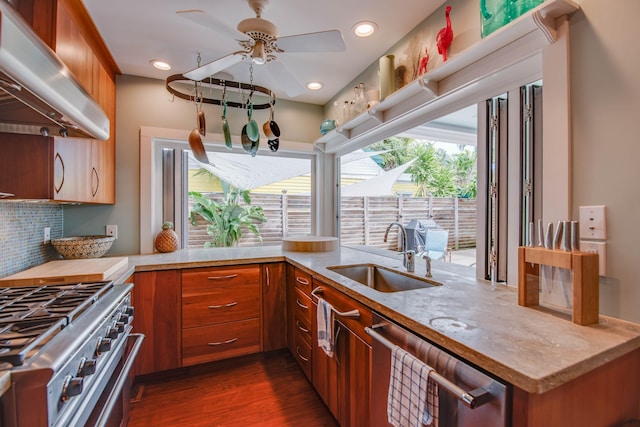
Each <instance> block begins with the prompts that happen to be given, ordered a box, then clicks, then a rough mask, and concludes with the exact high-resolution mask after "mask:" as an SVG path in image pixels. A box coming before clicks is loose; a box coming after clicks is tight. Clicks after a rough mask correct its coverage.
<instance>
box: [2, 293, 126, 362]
mask: <svg viewBox="0 0 640 427" xmlns="http://www.w3.org/2000/svg"><path fill="white" fill-rule="evenodd" d="M112 287H113V282H109V281H106V282H91V283H75V284H60V285H46V286H41V287H16V288H2V289H0V362H8V363H11V364H12V365H14V366H19V365H22V364H23V363H24V361H25V358H26V357H28V356H29V355H30V354H32V353H34V352H35V350H37V349H38V348H40V347H42V346H43V345H44V344H46V343H47V342H48V341H49V340H50V339H51V338H52V337H53V336H54V335H55V334H57V333H58V332H60V331H61V330H62V329H63V328H64V327H65V326H67V325H69V324H70V323H71V322H73V320H74V319H76V318H77V317H79V316H80V315H81V314H82V313H83V312H84V311H85V310H86V309H87V308H89V307H91V305H92V304H93V303H95V302H96V301H97V300H98V299H99V298H100V297H102V296H103V295H104V294H105V293H106V292H107V291H109V290H110V289H111V288H112Z"/></svg>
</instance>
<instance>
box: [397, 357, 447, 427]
mask: <svg viewBox="0 0 640 427" xmlns="http://www.w3.org/2000/svg"><path fill="white" fill-rule="evenodd" d="M431 372H433V368H432V367H430V366H429V365H427V364H426V363H424V362H422V361H421V360H419V359H417V358H416V357H415V356H413V355H412V354H410V353H408V352H406V351H404V350H403V349H401V348H400V347H398V346H395V347H394V349H393V351H392V355H391V375H390V378H389V396H388V399H387V415H388V418H389V423H391V424H392V425H394V426H396V427H422V426H432V427H438V384H437V383H436V382H435V381H433V380H432V379H431V378H429V375H430V374H431Z"/></svg>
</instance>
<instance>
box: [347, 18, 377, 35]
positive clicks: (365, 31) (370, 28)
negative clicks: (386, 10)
mask: <svg viewBox="0 0 640 427" xmlns="http://www.w3.org/2000/svg"><path fill="white" fill-rule="evenodd" d="M377 28H378V26H377V25H376V23H375V22H371V21H362V22H358V23H357V24H356V25H354V26H353V32H354V33H355V34H356V36H358V37H369V36H370V35H372V34H373V33H374V32H375V31H376V29H377Z"/></svg>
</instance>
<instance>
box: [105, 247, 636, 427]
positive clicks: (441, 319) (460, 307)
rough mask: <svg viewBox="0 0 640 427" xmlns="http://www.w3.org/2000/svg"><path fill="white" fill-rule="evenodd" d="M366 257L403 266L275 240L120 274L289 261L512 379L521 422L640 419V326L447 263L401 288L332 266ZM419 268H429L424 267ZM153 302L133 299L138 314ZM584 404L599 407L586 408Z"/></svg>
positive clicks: (148, 259) (161, 259)
mask: <svg viewBox="0 0 640 427" xmlns="http://www.w3.org/2000/svg"><path fill="white" fill-rule="evenodd" d="M363 262H365V263H373V264H377V265H381V266H386V267H391V268H394V269H398V270H402V265H401V264H402V263H401V260H399V258H397V257H396V258H391V257H385V256H379V255H375V254H371V253H365V252H363V251H359V250H356V249H351V248H347V247H341V248H339V249H338V250H335V251H332V252H323V253H305V252H287V251H282V250H281V248H280V247H275V246H271V247H269V246H266V247H252V248H230V249H191V250H182V251H178V252H175V253H170V254H157V255H141V256H132V257H130V258H129V265H128V266H127V267H126V268H123V269H122V270H121V271H120V272H119V273H117V274H116V275H115V276H118V278H119V280H125V279H126V278H128V277H130V275H131V274H132V273H134V272H137V273H144V272H160V271H178V270H182V271H187V269H195V268H203V267H221V266H227V267H229V266H250V265H269V264H271V263H287V264H289V265H291V266H293V267H294V268H296V269H299V270H301V271H303V272H305V273H306V274H308V275H310V276H312V277H313V278H314V279H316V278H317V279H318V280H320V281H321V282H322V283H323V284H325V285H329V286H331V287H333V288H335V289H336V290H337V291H340V292H341V293H343V294H345V295H347V296H348V297H351V298H352V299H354V300H356V301H358V302H359V303H361V304H363V305H364V306H366V307H368V308H370V309H371V310H372V311H374V312H377V313H380V314H382V315H383V316H386V317H387V318H389V319H391V320H393V321H395V322H396V323H398V324H399V325H401V326H403V327H405V328H407V329H409V330H411V331H413V332H414V333H416V334H418V335H420V336H422V337H423V338H425V339H427V340H429V341H430V342H432V343H434V344H436V345H438V346H440V347H441V348H444V349H445V350H447V351H448V352H450V353H452V354H455V355H457V356H458V357H460V358H462V359H464V360H466V361H467V362H469V363H471V364H472V365H474V366H476V367H479V368H480V369H482V370H484V371H486V372H488V373H490V374H491V375H493V376H495V377H497V378H500V379H501V380H503V381H505V382H507V383H509V384H511V385H512V386H513V387H512V399H513V400H512V401H513V403H512V405H513V406H512V418H513V421H514V424H513V425H518V426H522V425H547V426H548V425H562V424H560V423H561V422H562V420H563V419H564V420H566V419H572V420H574V421H575V420H576V419H579V418H576V417H585V416H587V417H588V418H589V419H591V420H594V418H593V417H594V416H595V417H603V418H601V419H602V420H608V421H606V422H607V423H611V422H617V423H621V422H622V421H624V420H626V419H630V418H639V417H640V409H638V408H639V407H640V384H638V382H637V378H638V376H639V375H640V372H639V370H640V325H637V324H634V323H630V322H627V321H623V320H618V319H615V318H610V317H605V316H601V317H600V321H599V323H598V324H595V325H592V326H579V325H576V324H574V323H572V322H571V321H570V318H569V317H568V316H564V315H560V314H558V313H555V312H551V311H548V310H544V309H533V308H527V307H521V306H519V305H518V304H517V291H516V290H515V289H513V288H509V287H506V286H502V285H495V284H491V283H489V282H484V281H480V280H476V279H474V278H470V277H468V276H465V275H462V274H459V273H460V272H459V271H458V272H456V270H455V267H454V266H451V265H446V264H443V263H438V264H435V263H434V264H435V265H434V269H433V270H434V271H433V280H435V281H437V282H440V283H442V286H434V287H429V288H424V289H416V290H409V291H403V292H395V293H381V292H378V291H375V290H373V289H370V288H368V287H366V286H363V285H361V284H359V283H357V282H354V281H352V280H349V279H347V278H345V277H343V276H341V275H339V274H337V273H335V272H333V271H331V270H329V269H327V267H328V266H335V265H349V264H356V263H363ZM416 270H417V271H416V273H415V274H416V275H422V274H424V266H422V265H419V266H417V268H416ZM134 277H135V276H134ZM174 277H177V276H175V275H174ZM177 283H179V280H177ZM137 285H138V286H139V287H144V286H148V283H138V284H137ZM145 303H146V301H144V300H143V301H140V302H135V301H134V304H137V305H138V307H137V310H138V313H139V312H140V310H142V311H144V310H145V307H141V306H140V305H144V304H145ZM164 315H166V316H169V317H170V313H164ZM270 328H273V325H270ZM625 383H626V384H625ZM594 390H595V392H594ZM605 393H606V394H605ZM613 396H616V398H619V400H617V401H615V402H614V401H613V400H612V399H613ZM578 397H580V398H579V399H578ZM605 398H606V400H607V402H608V403H607V405H605V406H606V408H605V409H602V408H599V409H598V408H597V406H598V405H596V403H597V402H599V401H602V400H603V399H605ZM591 405H595V406H591ZM574 406H575V408H574ZM585 407H590V408H594V409H593V410H594V411H595V412H597V413H593V414H592V413H585V411H584V408H585ZM560 408H562V409H560ZM572 408H573V409H572ZM556 412H558V413H557V414H556ZM586 412H590V411H586ZM580 413H583V414H582V415H580ZM549 417H551V418H549ZM563 417H571V418H563ZM607 417H608V418H607ZM612 420H613V421H612ZM595 425H600V424H599V423H597V424H595ZM608 425H609V424H608ZM614 425H615V424H614Z"/></svg>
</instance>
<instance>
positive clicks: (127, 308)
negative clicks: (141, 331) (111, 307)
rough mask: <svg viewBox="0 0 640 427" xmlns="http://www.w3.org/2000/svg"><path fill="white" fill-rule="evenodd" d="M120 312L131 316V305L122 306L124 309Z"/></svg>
mask: <svg viewBox="0 0 640 427" xmlns="http://www.w3.org/2000/svg"><path fill="white" fill-rule="evenodd" d="M122 312H123V313H124V314H127V315H129V316H133V307H132V306H130V305H127V306H125V307H124V309H123V310H122Z"/></svg>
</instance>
